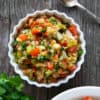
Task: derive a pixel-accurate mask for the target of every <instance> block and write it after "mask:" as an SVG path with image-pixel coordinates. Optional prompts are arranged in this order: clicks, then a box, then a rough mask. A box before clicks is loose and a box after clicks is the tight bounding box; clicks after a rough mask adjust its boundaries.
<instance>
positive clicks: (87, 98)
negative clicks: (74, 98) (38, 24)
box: [82, 96, 93, 100]
mask: <svg viewBox="0 0 100 100" xmlns="http://www.w3.org/2000/svg"><path fill="white" fill-rule="evenodd" d="M82 100H93V99H92V97H90V96H85V97H83V99H82Z"/></svg>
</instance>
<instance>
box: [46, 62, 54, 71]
mask: <svg viewBox="0 0 100 100" xmlns="http://www.w3.org/2000/svg"><path fill="white" fill-rule="evenodd" d="M47 68H48V69H50V70H52V69H53V68H54V65H53V64H52V63H50V62H48V63H47Z"/></svg>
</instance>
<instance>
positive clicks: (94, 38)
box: [0, 0, 100, 100]
mask: <svg viewBox="0 0 100 100" xmlns="http://www.w3.org/2000/svg"><path fill="white" fill-rule="evenodd" d="M79 1H80V3H81V4H83V5H84V6H86V7H87V8H88V9H90V10H91V11H92V12H93V13H95V14H96V15H97V16H100V0H79ZM50 2H51V5H50V6H51V8H52V9H57V10H59V11H61V12H65V13H66V14H68V15H69V16H71V17H73V18H74V19H75V21H76V22H77V23H78V24H79V25H80V28H81V30H82V31H83V32H84V35H85V39H86V42H87V46H86V49H87V54H86V56H85V63H84V64H83V65H82V68H81V71H80V72H78V73H77V75H76V77H75V78H74V79H71V80H70V81H69V82H68V83H66V84H63V85H61V86H59V87H56V88H55V87H53V88H50V89H46V88H38V87H35V86H30V85H29V84H27V83H26V82H24V83H25V86H26V87H25V89H24V91H25V93H28V94H31V95H34V96H36V100H50V99H51V98H52V97H53V96H55V95H56V94H58V93H60V92H62V91H64V90H67V89H69V88H73V87H77V86H84V85H96V86H100V25H98V24H97V23H96V22H95V21H94V20H93V19H92V18H91V17H89V16H88V14H86V13H85V12H83V11H82V10H80V9H79V8H66V7H64V6H63V5H61V3H60V0H51V1H50ZM45 8H48V2H47V0H0V73H2V72H6V73H8V74H9V75H12V74H15V73H14V70H13V68H12V66H11V65H10V64H9V58H8V55H7V52H8V47H7V44H8V41H9V35H10V33H11V32H12V30H13V27H14V25H16V24H17V23H18V21H19V19H20V18H23V17H24V16H26V14H27V13H30V12H32V9H35V10H39V9H45Z"/></svg>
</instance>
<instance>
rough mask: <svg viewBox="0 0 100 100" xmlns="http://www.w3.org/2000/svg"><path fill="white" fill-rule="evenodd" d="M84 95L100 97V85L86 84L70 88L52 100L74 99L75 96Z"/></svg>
mask: <svg viewBox="0 0 100 100" xmlns="http://www.w3.org/2000/svg"><path fill="white" fill-rule="evenodd" d="M83 96H94V97H100V87H96V86H84V87H77V88H73V89H69V90H66V91H64V92H62V93H60V94H58V95H57V96H55V97H54V98H52V99H51V100H72V99H73V100H74V98H77V97H83Z"/></svg>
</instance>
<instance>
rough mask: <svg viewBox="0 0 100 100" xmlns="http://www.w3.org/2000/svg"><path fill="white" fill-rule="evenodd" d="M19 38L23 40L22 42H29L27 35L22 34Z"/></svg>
mask: <svg viewBox="0 0 100 100" xmlns="http://www.w3.org/2000/svg"><path fill="white" fill-rule="evenodd" d="M18 38H19V39H21V40H22V41H25V40H27V38H28V36H27V35H26V34H20V35H19V36H18Z"/></svg>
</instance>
